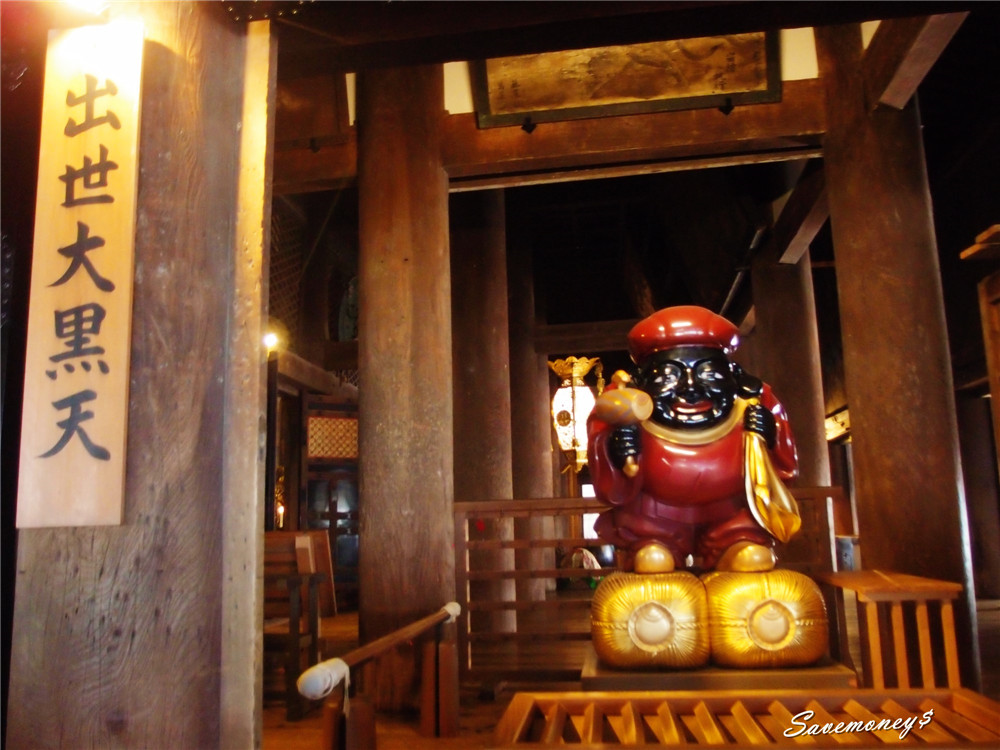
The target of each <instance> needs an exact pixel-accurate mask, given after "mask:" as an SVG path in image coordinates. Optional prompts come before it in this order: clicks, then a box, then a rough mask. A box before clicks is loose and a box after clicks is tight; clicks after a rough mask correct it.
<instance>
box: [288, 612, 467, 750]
mask: <svg viewBox="0 0 1000 750" xmlns="http://www.w3.org/2000/svg"><path fill="white" fill-rule="evenodd" d="M460 612H461V610H460V607H459V605H458V604H457V603H456V602H451V603H450V604H446V605H445V606H444V607H442V608H441V609H440V610H438V611H437V612H435V613H433V614H431V615H427V616H426V617H424V618H421V619H420V620H417V621H416V622H413V623H410V624H409V625H406V626H404V627H402V628H399V629H398V630H396V631H393V632H392V633H389V634H388V635H385V636H383V637H381V638H379V639H377V640H374V641H372V642H371V643H366V644H365V645H363V646H360V647H359V648H356V649H354V650H353V651H351V652H350V653H348V654H346V655H345V656H343V657H340V658H337V659H328V660H326V661H323V662H320V663H319V664H317V665H315V666H313V667H311V668H309V669H307V670H306V671H305V672H303V673H302V675H301V676H300V677H299V679H298V689H299V692H300V693H301V694H302V695H303V696H304V697H306V698H308V699H310V700H323V699H326V700H325V702H324V704H323V745H322V747H323V749H324V750H340V748H350V749H351V750H374V748H375V704H374V699H373V694H374V691H375V681H376V678H375V674H376V670H375V667H376V664H377V660H378V659H379V658H380V657H382V656H385V655H386V654H388V653H389V652H391V651H393V650H394V649H396V648H398V647H400V646H403V645H407V644H409V643H411V642H414V641H419V642H420V643H421V649H422V653H421V668H422V672H421V675H420V733H421V734H423V735H425V736H433V737H452V736H454V735H455V734H457V733H458V700H459V696H458V659H457V650H456V638H455V631H456V627H455V620H456V618H457V617H458V616H459V614H460ZM430 636H432V637H430ZM358 672H360V674H358ZM352 676H355V677H360V678H361V679H360V686H359V685H358V682H359V681H358V680H354V682H353V684H352ZM348 705H349V706H350V710H348Z"/></svg>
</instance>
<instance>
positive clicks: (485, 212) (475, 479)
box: [449, 190, 516, 631]
mask: <svg viewBox="0 0 1000 750" xmlns="http://www.w3.org/2000/svg"><path fill="white" fill-rule="evenodd" d="M504 222H505V216H504V194H503V191H502V190H489V191H482V192H475V193H455V194H454V195H452V196H451V205H450V207H449V223H450V225H451V284H452V296H451V298H452V337H453V342H452V352H453V355H454V373H455V375H454V377H455V498H456V499H458V500H462V501H469V500H500V499H509V498H512V497H513V496H514V495H513V484H512V479H511V435H510V433H511V424H510V366H509V363H508V356H509V355H508V347H507V339H508V334H507V328H508V326H507V318H508V316H507V246H506V245H507V241H506V240H507V235H506V232H505V227H504ZM471 533H473V534H475V537H476V538H479V539H501V540H510V539H513V538H514V523H513V519H506V520H502V521H496V522H494V521H489V522H484V525H483V527H482V528H481V529H479V528H476V529H473V530H472V531H471ZM473 552H474V553H475V554H473V555H472V564H473V566H474V567H475V568H477V569H485V568H489V569H491V570H513V569H514V551H513V550H496V551H492V550H489V551H488V550H474V551H473ZM473 585H480V586H483V587H487V589H488V596H489V598H490V599H493V600H496V601H503V600H506V601H513V600H514V581H513V580H508V581H495V582H488V581H475V582H473ZM481 597H482V595H480V598H481ZM480 618H481V619H480ZM515 626H516V612H515V611H514V610H510V611H502V610H498V611H496V612H491V613H478V614H476V615H474V616H473V618H472V627H473V629H476V630H487V629H488V630H493V631H513V630H514V629H515Z"/></svg>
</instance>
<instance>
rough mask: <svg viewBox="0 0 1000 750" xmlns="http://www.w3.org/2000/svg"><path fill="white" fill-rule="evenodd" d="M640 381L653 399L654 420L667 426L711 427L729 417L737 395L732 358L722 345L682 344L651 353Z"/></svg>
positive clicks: (644, 365) (687, 427)
mask: <svg viewBox="0 0 1000 750" xmlns="http://www.w3.org/2000/svg"><path fill="white" fill-rule="evenodd" d="M636 379H637V381H638V382H637V385H638V386H639V387H640V388H642V390H644V391H646V393H648V394H649V395H650V397H651V398H652V399H653V416H652V419H653V421H654V422H657V423H659V424H661V425H663V426H665V427H674V428H678V427H679V428H683V429H691V428H699V427H710V426H712V425H714V424H717V423H718V422H720V421H722V420H723V419H725V418H726V417H727V416H729V413H730V412H731V411H732V408H733V403H734V402H735V399H736V391H737V383H736V378H735V376H734V375H733V371H732V368H731V367H730V364H729V358H728V357H726V355H725V354H724V353H723V352H722V351H720V350H719V349H712V348H710V347H704V346H678V347H675V348H673V349H667V350H665V351H662V352H656V353H655V354H653V355H651V356H650V357H649V359H647V360H646V362H644V363H643V365H642V367H640V368H639V374H638V377H637V378H636Z"/></svg>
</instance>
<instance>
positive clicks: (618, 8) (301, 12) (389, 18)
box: [226, 0, 970, 78]
mask: <svg viewBox="0 0 1000 750" xmlns="http://www.w3.org/2000/svg"><path fill="white" fill-rule="evenodd" d="M279 5H280V4H279ZM956 5H960V7H961V6H966V7H967V6H968V5H970V3H968V2H965V3H961V4H960V3H958V2H954V0H953V2H949V3H946V2H941V1H940V0H937V1H935V2H925V3H922V4H921V11H922V12H923V13H927V14H930V13H949V12H954V10H955V6H956ZM255 6H258V4H257V3H246V2H236V3H226V7H227V8H232V10H231V11H230V14H231V15H233V16H238V17H240V18H244V19H245V18H246V17H247V16H248V15H251V14H255V13H257V12H258V9H257V7H255ZM912 12H913V10H912V6H909V5H907V4H904V3H899V2H867V3H815V2H784V3H773V2H753V1H752V2H744V1H742V0H737V1H735V2H734V1H733V0H724V1H722V2H716V1H714V0H707V1H706V0H703V1H702V2H669V3H663V2H643V1H637V2H629V3H620V2H614V3H609V2H587V3H564V2H532V3H509V2H477V3H474V4H473V3H448V4H443V3H425V2H407V3H306V4H305V5H303V6H300V7H299V8H298V12H297V13H296V14H295V15H294V16H292V15H291V14H285V15H284V16H282V17H280V18H277V17H276V18H275V20H276V22H277V23H279V24H280V25H281V45H280V46H281V53H280V59H279V65H278V69H279V71H280V72H281V76H282V78H285V77H296V76H300V75H314V74H317V73H320V72H329V71H335V70H336V71H347V70H361V69H364V68H375V67H394V66H407V65H424V64H428V63H443V62H451V61H456V60H476V59H484V58H489V57H503V56H506V55H525V54H537V53H539V52H551V51H556V50H566V49H583V48H587V47H602V46H608V45H617V44H635V43H641V42H654V41H666V40H670V39H684V38H690V37H698V36H708V35H720V34H737V33H744V32H751V31H762V30H765V29H793V28H802V27H806V26H817V25H821V24H843V23H859V22H862V21H870V20H876V19H886V18H893V17H897V16H905V15H910V14H912Z"/></svg>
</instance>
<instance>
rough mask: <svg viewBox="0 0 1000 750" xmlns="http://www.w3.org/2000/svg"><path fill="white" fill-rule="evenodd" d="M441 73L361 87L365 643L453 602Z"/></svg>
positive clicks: (388, 77)
mask: <svg viewBox="0 0 1000 750" xmlns="http://www.w3.org/2000/svg"><path fill="white" fill-rule="evenodd" d="M443 81H444V79H443V75H442V70H441V67H440V66H427V67H414V68H398V69H397V68H392V69H379V70H366V71H363V72H361V73H360V74H359V76H358V88H357V90H358V105H357V112H358V115H357V119H358V201H359V222H360V226H359V242H360V250H359V253H360V254H359V261H358V265H359V297H360V307H359V330H358V341H359V350H358V365H359V371H360V372H359V376H360V379H361V385H360V389H359V404H358V408H359V412H358V414H359V441H360V442H359V449H360V456H361V461H360V467H359V490H360V511H359V512H360V559H359V582H360V587H361V591H362V594H361V609H360V620H361V637H362V639H363V640H365V641H368V640H371V639H372V638H375V637H378V636H380V635H383V634H385V633H387V632H390V631H392V630H394V629H396V628H398V627H400V626H402V625H404V624H407V623H409V622H411V621H413V620H415V619H417V618H419V617H422V616H424V615H426V614H428V613H430V612H434V611H436V610H437V609H439V608H440V607H441V606H442V605H443V604H445V603H446V602H448V601H451V600H452V599H453V598H454V596H455V577H454V559H453V556H454V551H453V549H452V540H453V538H454V532H453V521H452V502H453V499H454V497H453V496H454V491H453V490H454V466H453V444H452V435H453V409H452V348H451V342H452V337H451V283H450V269H449V259H448V178H447V176H446V174H445V172H444V170H443V169H442V167H441V156H440V135H439V129H440V123H441V118H442V116H443V114H444V90H443V89H444V82H443Z"/></svg>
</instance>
